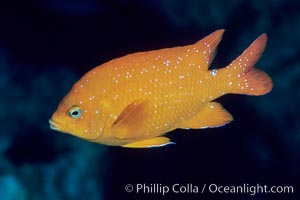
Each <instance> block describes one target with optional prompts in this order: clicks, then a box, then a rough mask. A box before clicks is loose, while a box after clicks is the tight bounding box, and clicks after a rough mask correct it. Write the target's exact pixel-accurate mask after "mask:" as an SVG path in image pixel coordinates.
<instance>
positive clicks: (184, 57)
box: [49, 30, 272, 148]
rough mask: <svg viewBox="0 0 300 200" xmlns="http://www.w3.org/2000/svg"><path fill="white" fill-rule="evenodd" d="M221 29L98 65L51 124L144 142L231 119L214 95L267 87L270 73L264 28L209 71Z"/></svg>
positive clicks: (161, 141)
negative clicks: (263, 63) (264, 61)
mask: <svg viewBox="0 0 300 200" xmlns="http://www.w3.org/2000/svg"><path fill="white" fill-rule="evenodd" d="M223 32H224V30H217V31H215V32H213V33H211V34H210V35H208V36H206V37H204V38H203V39H202V40H200V41H198V42H197V43H195V44H192V45H188V46H182V47H174V48H166V49H161V50H155V51H148V52H140V53H134V54H130V55H127V56H124V57H121V58H117V59H113V60H111V61H109V62H107V63H104V64H102V65H100V66H98V67H95V68H94V69H92V70H91V71H89V72H87V73H86V74H85V75H84V76H83V77H82V78H81V79H80V80H79V81H78V82H77V83H75V84H74V86H73V87H72V89H71V91H70V92H69V93H68V94H67V95H66V96H65V97H64V98H63V100H62V101H61V102H60V104H59V106H58V108H57V110H56V111H55V112H54V114H53V115H52V117H51V119H50V120H49V123H50V127H51V129H53V130H57V131H60V132H65V133H69V134H72V135H75V136H77V137H80V138H83V139H86V140H88V141H92V142H97V143H101V144H105V145H114V146H123V147H132V148H144V147H158V146H163V145H166V144H170V143H172V142H170V139H169V138H167V137H165V136H163V135H164V134H165V133H167V132H169V131H172V130H174V129H177V128H181V129H189V128H191V129H201V128H207V127H218V126H223V125H225V124H227V123H229V122H231V121H232V120H233V118H232V116H231V115H230V113H228V112H227V111H226V110H225V109H224V108H223V107H222V105H221V104H219V103H217V102H214V101H213V100H214V99H216V98H218V97H220V96H222V95H225V94H228V93H234V94H248V95H263V94H266V93H268V92H269V91H270V90H271V89H272V80H271V79H270V77H269V76H268V75H267V74H266V73H264V72H263V71H260V70H258V69H255V68H254V64H255V63H256V62H257V61H258V59H259V58H260V57H261V54H262V53H263V51H264V49H265V46H266V42H267V35H266V34H262V35H261V36H260V37H259V38H257V39H256V40H255V41H254V42H253V43H252V44H251V45H250V46H249V47H248V48H247V49H246V50H245V51H244V52H243V53H242V54H241V55H240V56H239V57H238V58H236V59H235V60H234V61H233V62H232V63H231V64H229V65H228V66H227V67H224V68H222V69H211V70H208V68H209V66H210V64H211V62H212V60H213V58H214V55H215V50H216V47H217V45H218V44H219V42H220V41H221V38H222V35H223Z"/></svg>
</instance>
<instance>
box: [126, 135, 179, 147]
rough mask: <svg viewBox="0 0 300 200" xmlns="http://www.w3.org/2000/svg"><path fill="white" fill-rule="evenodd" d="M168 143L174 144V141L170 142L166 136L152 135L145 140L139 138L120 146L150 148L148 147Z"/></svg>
mask: <svg viewBox="0 0 300 200" xmlns="http://www.w3.org/2000/svg"><path fill="white" fill-rule="evenodd" d="M168 144H175V143H174V142H170V139H169V138H167V137H154V138H149V139H145V140H140V141H136V142H132V143H129V144H125V145H123V146H122V147H128V148H150V147H162V146H165V145H168Z"/></svg>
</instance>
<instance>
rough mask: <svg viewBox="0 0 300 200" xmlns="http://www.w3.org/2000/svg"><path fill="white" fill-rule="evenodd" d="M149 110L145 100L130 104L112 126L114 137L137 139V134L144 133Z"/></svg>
mask: <svg viewBox="0 0 300 200" xmlns="http://www.w3.org/2000/svg"><path fill="white" fill-rule="evenodd" d="M148 108H149V107H148V103H147V101H145V100H136V101H134V102H132V103H131V104H129V105H128V106H127V107H126V108H125V109H124V110H123V111H122V112H121V114H120V115H119V116H118V118H117V119H116V120H115V121H114V123H113V125H112V129H113V132H114V136H115V137H117V138H119V139H135V138H137V137H138V135H137V134H138V133H140V132H141V131H143V126H144V121H145V119H146V118H147V116H148V114H147V113H148V110H149V109H148Z"/></svg>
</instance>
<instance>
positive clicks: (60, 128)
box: [49, 118, 64, 131]
mask: <svg viewBox="0 0 300 200" xmlns="http://www.w3.org/2000/svg"><path fill="white" fill-rule="evenodd" d="M49 124H50V128H51V129H52V130H55V131H63V130H64V127H63V126H62V124H60V123H58V122H56V121H54V120H53V119H52V118H51V119H49Z"/></svg>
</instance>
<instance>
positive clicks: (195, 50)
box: [183, 29, 224, 70]
mask: <svg viewBox="0 0 300 200" xmlns="http://www.w3.org/2000/svg"><path fill="white" fill-rule="evenodd" d="M223 33H224V29H220V30H216V31H215V32H213V33H211V34H210V35H208V36H206V37H204V38H203V39H201V40H199V41H198V42H196V43H195V44H193V45H189V46H186V47H185V48H184V49H185V50H184V55H183V57H188V59H184V60H183V62H184V64H185V65H188V66H189V65H190V64H193V65H197V66H196V67H198V68H200V69H202V70H207V69H208V68H209V66H210V64H211V62H212V61H213V59H214V57H215V55H216V48H217V46H218V44H219V43H220V41H221V39H222V35H223Z"/></svg>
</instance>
